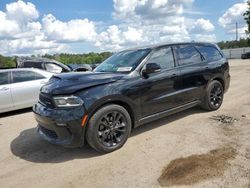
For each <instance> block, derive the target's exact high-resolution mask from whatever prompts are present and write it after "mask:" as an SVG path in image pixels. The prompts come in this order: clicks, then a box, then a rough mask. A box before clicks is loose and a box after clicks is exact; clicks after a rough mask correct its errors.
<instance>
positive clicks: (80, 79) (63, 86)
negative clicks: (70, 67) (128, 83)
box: [41, 72, 124, 95]
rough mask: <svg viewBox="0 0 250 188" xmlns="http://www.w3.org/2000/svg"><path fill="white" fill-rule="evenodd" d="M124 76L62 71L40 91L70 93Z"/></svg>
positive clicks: (55, 93) (57, 93)
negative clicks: (62, 72)
mask: <svg viewBox="0 0 250 188" xmlns="http://www.w3.org/2000/svg"><path fill="white" fill-rule="evenodd" d="M123 77H124V74H112V73H95V72H80V73H64V74H59V75H55V76H53V77H52V78H51V79H50V80H49V82H48V83H47V84H46V85H44V86H43V87H42V89H41V92H42V93H49V94H53V95H64V94H72V93H75V92H77V91H79V90H83V89H86V88H90V87H93V86H98V85H103V84H108V83H112V82H116V81H117V80H120V79H121V78H123Z"/></svg>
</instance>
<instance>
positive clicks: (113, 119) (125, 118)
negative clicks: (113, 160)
mask: <svg viewBox="0 0 250 188" xmlns="http://www.w3.org/2000/svg"><path fill="white" fill-rule="evenodd" d="M130 132H131V118H130V115H129V113H128V112H127V110H126V109H125V108H123V107H122V106H119V105H107V106H104V107H102V108H101V109H99V110H98V111H97V112H95V114H94V115H93V116H92V117H91V118H90V120H89V123H88V129H87V133H86V139H87V142H88V144H89V145H90V146H91V147H92V148H94V149H95V150H97V151H98V152H101V153H109V152H112V151H115V150H117V149H119V148H121V147H122V146H123V145H124V144H125V142H126V141H127V139H128V137H129V135H130Z"/></svg>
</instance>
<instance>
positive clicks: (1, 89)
mask: <svg viewBox="0 0 250 188" xmlns="http://www.w3.org/2000/svg"><path fill="white" fill-rule="evenodd" d="M9 89H10V88H8V87H2V88H0V91H7V90H9Z"/></svg>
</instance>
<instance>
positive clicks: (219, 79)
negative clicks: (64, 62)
mask: <svg viewBox="0 0 250 188" xmlns="http://www.w3.org/2000/svg"><path fill="white" fill-rule="evenodd" d="M214 80H216V81H219V82H220V83H221V84H222V87H223V90H225V81H224V80H223V78H221V77H215V78H213V79H212V80H211V81H214Z"/></svg>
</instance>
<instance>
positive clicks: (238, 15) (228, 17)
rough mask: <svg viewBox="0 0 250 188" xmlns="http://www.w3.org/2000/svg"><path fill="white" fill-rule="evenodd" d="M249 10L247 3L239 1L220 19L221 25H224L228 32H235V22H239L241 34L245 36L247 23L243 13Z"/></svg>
mask: <svg viewBox="0 0 250 188" xmlns="http://www.w3.org/2000/svg"><path fill="white" fill-rule="evenodd" d="M246 10H247V3H246V2H243V3H237V4H234V5H233V6H232V7H230V8H229V9H228V10H227V11H226V12H225V13H224V14H223V15H222V16H221V17H220V18H219V20H218V22H219V24H220V26H222V27H223V28H224V29H225V31H226V33H228V34H232V33H235V24H236V22H237V23H238V26H239V34H240V35H241V36H244V34H245V29H246V23H245V20H244V17H243V14H244V13H245V12H246Z"/></svg>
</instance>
